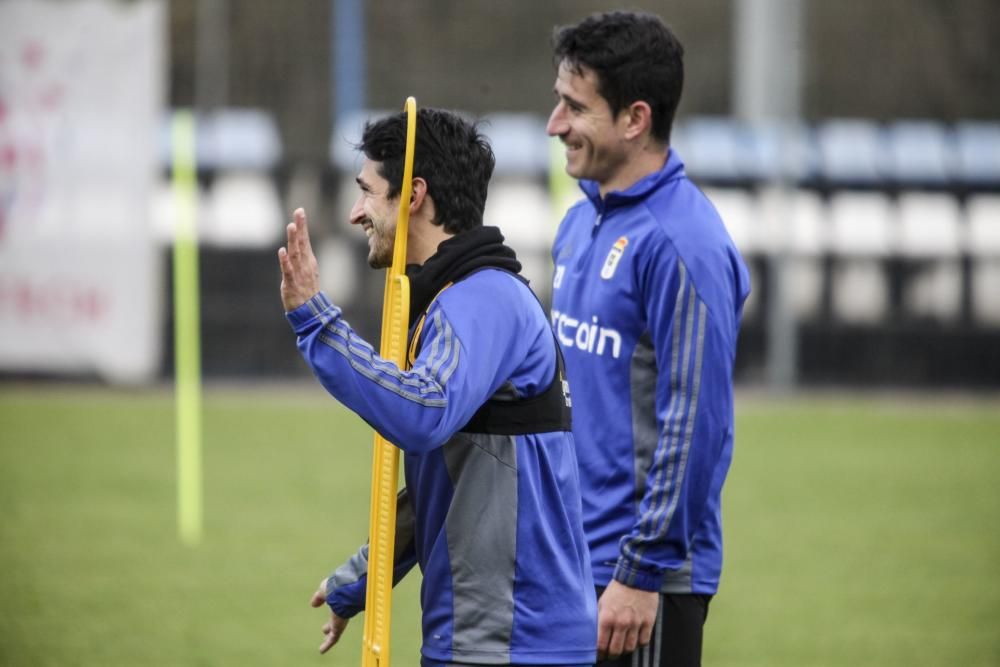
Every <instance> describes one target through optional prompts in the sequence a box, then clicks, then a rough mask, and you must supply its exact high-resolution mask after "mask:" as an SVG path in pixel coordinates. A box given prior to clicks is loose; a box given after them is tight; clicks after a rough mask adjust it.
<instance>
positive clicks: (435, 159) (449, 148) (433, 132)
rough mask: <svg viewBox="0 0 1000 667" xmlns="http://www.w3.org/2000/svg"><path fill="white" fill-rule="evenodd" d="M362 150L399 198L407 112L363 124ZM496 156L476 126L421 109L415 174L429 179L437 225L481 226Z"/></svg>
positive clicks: (455, 228)
mask: <svg viewBox="0 0 1000 667" xmlns="http://www.w3.org/2000/svg"><path fill="white" fill-rule="evenodd" d="M357 148H358V150H360V151H362V152H363V153H364V154H365V156H366V157H367V158H368V159H369V160H371V161H372V162H376V163H378V166H377V167H376V169H377V171H378V173H379V175H380V176H382V178H384V179H385V180H387V181H389V198H390V199H391V198H394V197H397V196H398V195H399V193H400V191H401V190H402V184H403V161H404V159H405V155H406V112H405V111H404V112H401V113H397V114H395V115H392V116H389V117H387V118H383V119H381V120H377V121H374V122H369V123H367V124H366V125H365V129H364V132H363V133H362V136H361V143H360V144H358V145H357ZM495 163H496V159H495V158H494V156H493V149H492V148H490V143H489V141H488V140H487V139H486V137H485V136H484V135H482V134H481V133H480V132H479V130H478V128H477V126H476V125H474V124H472V123H469V122H467V121H465V120H464V119H462V118H461V117H460V116H458V115H457V114H455V113H452V112H450V111H444V110H442V109H418V110H417V139H416V146H415V150H414V155H413V177H414V178H417V177H420V178H422V179H424V180H425V181H426V182H427V193H428V194H429V195H430V196H431V198H432V199H433V200H434V209H435V219H434V221H433V222H434V224H437V225H441V226H443V227H444V230H445V231H446V232H448V233H449V234H458V233H460V232H464V231H468V230H470V229H474V228H476V227H480V226H482V224H483V209H485V207H486V190H487V187H488V186H489V182H490V177H491V176H492V175H493V167H494V165H495Z"/></svg>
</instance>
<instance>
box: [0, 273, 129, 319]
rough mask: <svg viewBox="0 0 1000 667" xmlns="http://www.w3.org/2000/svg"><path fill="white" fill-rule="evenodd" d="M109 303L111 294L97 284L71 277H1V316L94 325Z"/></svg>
mask: <svg viewBox="0 0 1000 667" xmlns="http://www.w3.org/2000/svg"><path fill="white" fill-rule="evenodd" d="M110 302H111V297H110V295H109V294H108V293H107V292H106V291H105V290H104V289H103V288H101V287H100V286H96V285H89V284H87V283H84V282H81V281H80V280H77V279H73V278H70V277H63V276H60V277H56V276H53V277H51V278H48V279H42V280H34V281H32V280H31V279H29V278H22V277H11V276H0V319H16V320H20V321H22V322H31V323H37V322H42V321H46V322H49V323H50V324H59V325H62V324H97V323H99V322H101V321H102V320H104V319H106V318H107V317H108V315H109V312H110V309H111V308H110Z"/></svg>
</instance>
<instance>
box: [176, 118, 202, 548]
mask: <svg viewBox="0 0 1000 667" xmlns="http://www.w3.org/2000/svg"><path fill="white" fill-rule="evenodd" d="M171 129H172V132H171V135H172V136H171V139H172V142H171V143H172V144H173V192H174V218H175V234H174V376H175V389H176V400H177V521H178V523H177V528H178V531H179V535H180V540H181V542H182V543H184V544H186V545H188V546H196V545H198V544H199V543H200V542H201V534H202V470H201V338H200V331H201V323H200V315H199V296H198V295H199V282H198V232H197V188H198V185H197V180H196V177H195V174H196V171H195V170H196V157H195V120H194V115H193V114H192V113H191V112H190V111H178V112H176V113H174V117H173V124H172V128H171Z"/></svg>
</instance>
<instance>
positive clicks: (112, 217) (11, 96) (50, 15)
mask: <svg viewBox="0 0 1000 667" xmlns="http://www.w3.org/2000/svg"><path fill="white" fill-rule="evenodd" d="M165 29H166V24H165V7H164V4H163V3H162V2H161V1H159V0H143V1H138V2H114V1H109V0H104V1H98V0H83V1H80V2H48V1H46V2H42V1H39V0H34V1H30V2H27V1H20V0H15V1H9V2H0V369H6V370H8V371H43V372H55V373H77V372H82V373H92V372H97V373H99V374H101V375H102V376H104V377H106V378H108V379H110V380H113V381H126V382H138V381H143V380H147V379H150V378H152V377H153V376H154V375H155V373H156V371H157V370H158V365H159V361H160V347H161V342H160V330H161V322H160V320H161V317H160V311H161V308H160V305H161V299H162V296H161V294H162V289H161V288H162V282H163V281H162V278H161V273H162V266H161V264H162V263H161V262H160V261H159V258H158V255H157V253H156V251H155V246H154V243H153V238H152V231H151V223H150V219H149V218H150V216H149V201H150V192H151V190H152V188H153V185H154V183H155V179H156V178H157V173H158V162H157V157H158V149H159V146H158V144H157V142H158V138H159V137H158V130H159V122H160V118H161V115H162V111H163V105H164V90H165V87H164V71H165V36H166V33H165Z"/></svg>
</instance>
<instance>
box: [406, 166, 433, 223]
mask: <svg viewBox="0 0 1000 667" xmlns="http://www.w3.org/2000/svg"><path fill="white" fill-rule="evenodd" d="M428 201H430V200H429V198H428V196H427V181H425V180H424V179H422V178H421V177H419V176H417V177H416V178H414V179H413V191H412V192H411V193H410V215H411V216H412V215H414V214H416V212H417V211H419V210H420V207H422V206H423V205H424V204H425V203H426V202H428Z"/></svg>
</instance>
